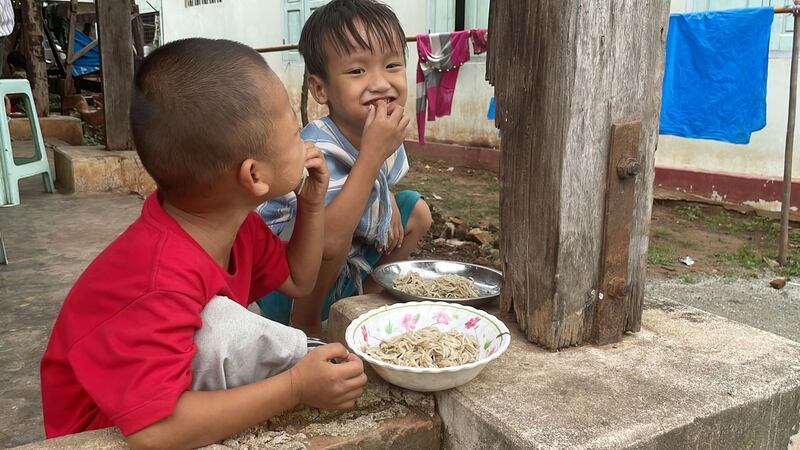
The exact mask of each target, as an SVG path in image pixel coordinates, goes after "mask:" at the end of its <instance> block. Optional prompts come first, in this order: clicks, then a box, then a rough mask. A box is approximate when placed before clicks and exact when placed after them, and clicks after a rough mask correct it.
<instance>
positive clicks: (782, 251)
mask: <svg viewBox="0 0 800 450" xmlns="http://www.w3.org/2000/svg"><path fill="white" fill-rule="evenodd" d="M794 26H795V28H794V31H793V33H794V36H792V68H791V70H792V72H791V74H789V80H790V81H789V119H788V123H787V125H786V148H785V154H784V160H783V202H781V239H780V244H779V246H778V262H780V263H781V265H785V264H786V254H787V253H788V250H789V209H790V208H791V206H792V203H791V200H792V166H793V159H794V158H793V157H792V152H793V150H794V124H795V115H796V113H797V58H798V56H800V29H798V28H797V27H798V26H800V16H795V17H794Z"/></svg>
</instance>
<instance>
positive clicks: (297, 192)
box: [295, 167, 309, 194]
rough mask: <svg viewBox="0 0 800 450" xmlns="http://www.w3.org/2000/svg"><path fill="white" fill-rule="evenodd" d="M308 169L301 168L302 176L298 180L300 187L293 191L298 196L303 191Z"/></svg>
mask: <svg viewBox="0 0 800 450" xmlns="http://www.w3.org/2000/svg"><path fill="white" fill-rule="evenodd" d="M308 175H309V173H308V167H303V176H302V177H301V178H300V186H299V187H298V188H297V190H296V191H295V193H296V194H299V193H300V192H302V191H303V186H305V185H306V179H307V178H308Z"/></svg>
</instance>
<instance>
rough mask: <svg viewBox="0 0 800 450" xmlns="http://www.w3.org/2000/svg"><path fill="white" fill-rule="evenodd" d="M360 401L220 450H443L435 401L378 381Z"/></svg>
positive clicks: (105, 437) (103, 435) (110, 436)
mask: <svg viewBox="0 0 800 450" xmlns="http://www.w3.org/2000/svg"><path fill="white" fill-rule="evenodd" d="M370 379H371V381H370V383H369V384H368V385H367V387H366V389H365V391H364V395H363V396H362V397H361V398H360V399H359V401H358V405H357V408H356V409H354V410H352V411H346V412H326V411H320V410H316V409H309V408H298V409H297V410H294V411H291V412H288V413H286V414H283V415H280V416H277V417H275V418H273V419H271V420H270V421H269V422H268V423H267V424H264V425H259V426H256V427H253V428H251V429H250V430H247V431H245V432H243V433H241V434H239V435H237V436H234V437H233V438H231V439H227V440H225V441H223V442H221V443H219V444H215V445H211V446H208V447H204V448H206V449H216V450H229V449H235V450H248V449H256V448H265V449H266V448H269V449H280V450H299V449H308V450H323V449H324V450H345V449H359V450H384V449H386V450H406V449H425V450H428V449H430V450H438V449H439V448H441V433H442V430H441V422H440V421H439V418H438V416H436V412H435V410H434V404H433V396H432V395H423V394H418V393H414V392H409V391H405V390H403V389H399V388H396V387H394V386H390V385H388V384H386V383H384V382H383V381H381V380H380V378H378V377H377V375H374V374H370ZM16 448H17V449H18V450H116V449H126V448H128V447H127V445H125V441H124V439H123V437H122V435H121V434H120V433H119V431H118V430H117V429H115V428H113V429H112V428H106V429H104V430H96V431H88V432H85V433H78V434H74V435H70V436H65V437H61V438H57V439H49V440H45V441H41V442H34V443H31V444H27V445H23V446H21V447H16Z"/></svg>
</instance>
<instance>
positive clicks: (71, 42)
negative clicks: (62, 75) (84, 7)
mask: <svg viewBox="0 0 800 450" xmlns="http://www.w3.org/2000/svg"><path fill="white" fill-rule="evenodd" d="M77 16H78V0H70V2H69V30H68V31H67V64H66V68H65V70H66V71H67V76H66V79H65V81H64V96H65V97H66V96H69V95H72V93H73V92H74V91H75V87H74V86H73V82H72V61H73V58H72V57H73V55H74V54H75V21H76V20H77ZM63 112H64V111H62V113H63Z"/></svg>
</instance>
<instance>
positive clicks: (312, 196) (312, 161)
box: [295, 142, 330, 205]
mask: <svg viewBox="0 0 800 450" xmlns="http://www.w3.org/2000/svg"><path fill="white" fill-rule="evenodd" d="M305 145H306V147H305V148H306V164H305V167H306V169H308V177H306V179H305V181H304V182H301V183H300V185H299V186H298V187H297V189H296V190H295V194H296V195H297V199H298V201H300V200H303V201H304V202H305V203H306V204H311V205H324V204H325V193H327V192H328V181H329V180H330V175H329V174H328V164H326V163H325V158H324V157H323V156H322V152H321V151H320V150H319V149H318V148H317V147H316V146H315V145H314V144H313V143H311V142H306V143H305Z"/></svg>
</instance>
